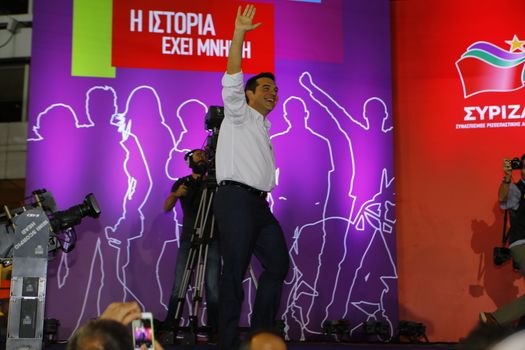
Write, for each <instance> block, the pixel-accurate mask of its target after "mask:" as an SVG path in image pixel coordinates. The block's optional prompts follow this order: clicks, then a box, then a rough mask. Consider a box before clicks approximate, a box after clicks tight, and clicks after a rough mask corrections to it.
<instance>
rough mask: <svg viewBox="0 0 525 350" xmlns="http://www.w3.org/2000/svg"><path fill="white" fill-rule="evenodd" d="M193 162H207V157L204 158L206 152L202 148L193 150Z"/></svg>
mask: <svg viewBox="0 0 525 350" xmlns="http://www.w3.org/2000/svg"><path fill="white" fill-rule="evenodd" d="M192 157H193V162H194V163H195V164H198V163H200V162H206V163H207V162H208V159H207V158H206V153H205V152H204V151H203V150H197V151H195V152H193V155H192Z"/></svg>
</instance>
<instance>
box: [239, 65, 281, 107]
mask: <svg viewBox="0 0 525 350" xmlns="http://www.w3.org/2000/svg"><path fill="white" fill-rule="evenodd" d="M259 78H270V79H272V80H273V81H274V82H275V75H273V73H271V72H262V73H259V74H257V75H254V76H253V77H251V78H250V79H248V81H247V82H246V85H245V86H244V94H245V95H246V92H247V91H248V90H249V91H251V92H255V88H256V87H257V85H258V84H257V79H259ZM246 102H250V101H249V100H248V95H246Z"/></svg>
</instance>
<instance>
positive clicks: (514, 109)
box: [456, 35, 525, 129]
mask: <svg viewBox="0 0 525 350" xmlns="http://www.w3.org/2000/svg"><path fill="white" fill-rule="evenodd" d="M505 43H506V44H508V45H509V47H508V49H505V48H501V47H499V46H497V45H495V44H492V43H489V42H486V41H477V42H475V43H473V44H472V45H470V46H469V47H468V48H467V50H466V51H465V52H464V53H463V54H462V55H461V57H460V58H459V59H458V60H457V61H456V68H457V70H458V73H459V77H460V79H461V84H462V86H463V97H464V98H465V100H468V98H469V97H472V96H474V95H478V94H483V93H488V92H505V91H515V90H518V89H521V88H522V87H523V86H524V85H525V40H520V39H519V38H518V36H517V35H514V37H513V38H512V40H505ZM464 111H465V114H464V117H463V123H461V124H456V129H473V128H502V127H521V126H525V122H524V123H522V121H523V120H524V118H525V106H521V105H519V104H510V105H509V104H507V105H488V106H487V105H485V106H466V107H464ZM522 124H523V125H522Z"/></svg>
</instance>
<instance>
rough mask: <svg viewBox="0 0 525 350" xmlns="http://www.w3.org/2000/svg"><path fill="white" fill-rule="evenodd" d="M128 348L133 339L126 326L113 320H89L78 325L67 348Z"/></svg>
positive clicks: (86, 349)
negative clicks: (80, 325)
mask: <svg viewBox="0 0 525 350" xmlns="http://www.w3.org/2000/svg"><path fill="white" fill-rule="evenodd" d="M100 349H104V350H130V349H133V339H132V336H131V332H130V330H129V329H128V327H126V326H124V325H123V324H122V323H120V322H117V321H113V320H91V321H88V322H87V323H86V324H85V325H83V326H82V327H80V328H79V329H78V330H77V331H76V332H75V334H73V337H71V338H70V340H69V342H68V344H67V350H100Z"/></svg>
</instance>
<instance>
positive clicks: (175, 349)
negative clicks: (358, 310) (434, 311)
mask: <svg viewBox="0 0 525 350" xmlns="http://www.w3.org/2000/svg"><path fill="white" fill-rule="evenodd" d="M286 345H287V346H288V350H303V349H307V350H314V349H316V350H317V349H319V350H342V349H352V350H456V349H457V344H455V343H418V344H410V343H408V344H405V343H401V344H400V343H395V344H392V343H388V344H382V343H321V342H288V343H287V344H286ZM65 348H66V344H52V345H48V346H46V347H45V348H44V349H45V350H65ZM164 349H165V350H182V349H184V350H188V349H195V350H216V349H217V346H216V345H209V344H197V345H195V346H193V347H188V346H183V345H172V346H165V347H164Z"/></svg>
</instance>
